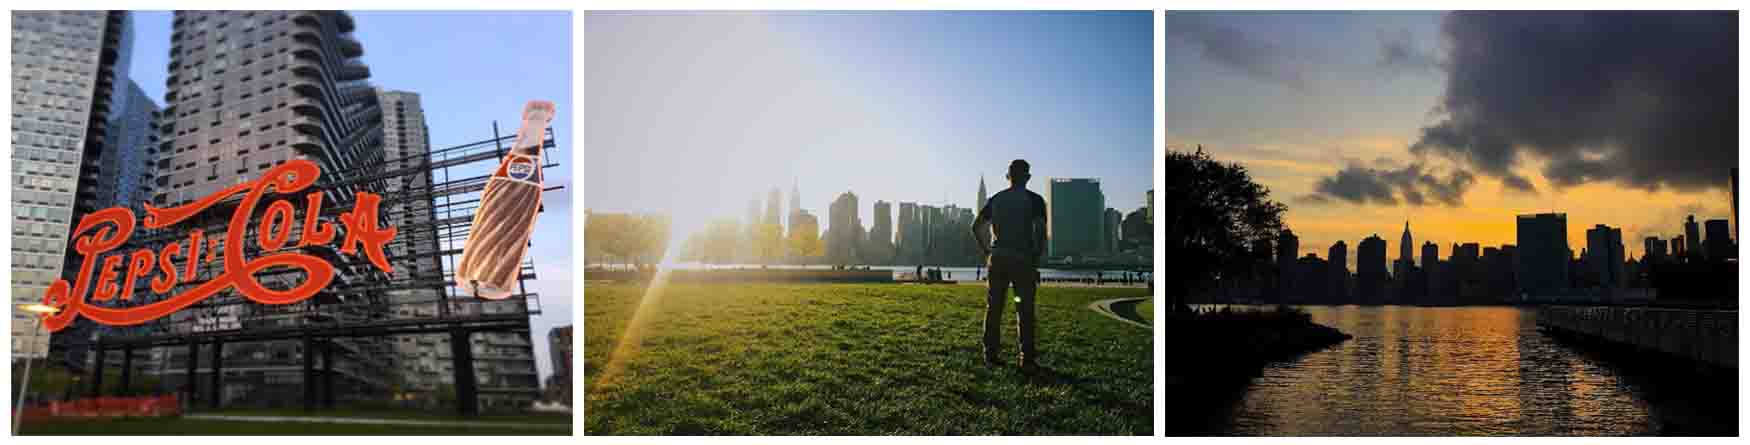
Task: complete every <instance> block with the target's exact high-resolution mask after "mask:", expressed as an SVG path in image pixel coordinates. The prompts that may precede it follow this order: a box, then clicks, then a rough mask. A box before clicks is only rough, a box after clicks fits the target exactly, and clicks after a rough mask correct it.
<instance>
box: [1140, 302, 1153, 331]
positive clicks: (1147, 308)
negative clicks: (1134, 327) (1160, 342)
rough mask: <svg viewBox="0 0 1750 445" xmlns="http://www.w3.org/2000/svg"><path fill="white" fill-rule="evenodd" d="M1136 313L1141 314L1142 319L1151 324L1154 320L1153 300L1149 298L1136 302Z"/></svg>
mask: <svg viewBox="0 0 1750 445" xmlns="http://www.w3.org/2000/svg"><path fill="white" fill-rule="evenodd" d="M1136 313H1137V314H1139V315H1142V319H1143V321H1147V322H1148V323H1149V324H1150V325H1153V324H1154V322H1155V300H1154V299H1153V298H1150V299H1148V300H1147V301H1143V302H1142V303H1139V304H1137V305H1136Z"/></svg>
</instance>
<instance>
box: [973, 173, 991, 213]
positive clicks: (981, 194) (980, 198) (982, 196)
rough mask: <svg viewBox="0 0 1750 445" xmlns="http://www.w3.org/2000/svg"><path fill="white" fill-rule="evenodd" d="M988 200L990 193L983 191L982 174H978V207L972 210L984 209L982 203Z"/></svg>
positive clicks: (979, 210)
mask: <svg viewBox="0 0 1750 445" xmlns="http://www.w3.org/2000/svg"><path fill="white" fill-rule="evenodd" d="M989 201H990V194H988V193H985V191H984V175H979V176H978V209H977V210H974V211H976V212H982V211H984V203H986V202H989Z"/></svg>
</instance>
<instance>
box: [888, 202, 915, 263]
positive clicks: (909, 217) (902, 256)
mask: <svg viewBox="0 0 1750 445" xmlns="http://www.w3.org/2000/svg"><path fill="white" fill-rule="evenodd" d="M918 223H919V215H918V204H917V203H915V202H902V203H899V219H898V220H897V221H895V222H894V229H895V233H894V237H895V238H894V241H893V246H894V250H896V251H897V253H898V257H899V258H898V261H900V262H916V261H917V259H918V253H919V251H920V250H921V249H922V247H921V246H922V244H921V243H919V242H918V241H919V237H920V236H922V235H920V234H919V233H918Z"/></svg>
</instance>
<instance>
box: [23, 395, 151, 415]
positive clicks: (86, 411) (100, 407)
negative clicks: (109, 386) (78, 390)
mask: <svg viewBox="0 0 1750 445" xmlns="http://www.w3.org/2000/svg"><path fill="white" fill-rule="evenodd" d="M180 415H182V404H180V403H178V400H177V398H176V396H175V395H165V396H147V397H97V398H90V399H78V400H70V401H65V402H48V403H47V404H43V405H37V406H31V407H27V408H25V409H24V413H23V417H24V419H23V420H25V421H35V420H57V419H69V418H89V417H170V416H180Z"/></svg>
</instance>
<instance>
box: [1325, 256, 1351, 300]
mask: <svg viewBox="0 0 1750 445" xmlns="http://www.w3.org/2000/svg"><path fill="white" fill-rule="evenodd" d="M1325 257H1326V258H1328V259H1329V261H1330V262H1329V264H1328V266H1329V267H1330V272H1329V274H1330V278H1327V279H1326V280H1327V281H1326V283H1329V284H1330V288H1331V289H1330V291H1329V292H1328V293H1327V294H1326V297H1327V298H1328V299H1329V300H1330V301H1332V302H1343V303H1347V302H1348V301H1349V245H1348V244H1345V243H1344V242H1343V240H1337V242H1336V243H1335V244H1331V249H1330V251H1329V252H1326V254H1325Z"/></svg>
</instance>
